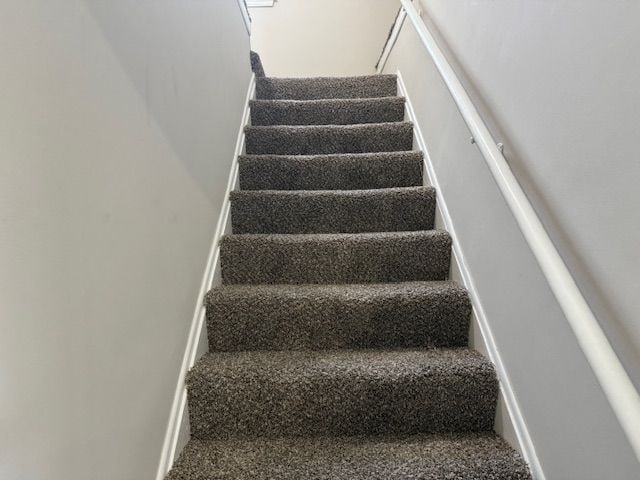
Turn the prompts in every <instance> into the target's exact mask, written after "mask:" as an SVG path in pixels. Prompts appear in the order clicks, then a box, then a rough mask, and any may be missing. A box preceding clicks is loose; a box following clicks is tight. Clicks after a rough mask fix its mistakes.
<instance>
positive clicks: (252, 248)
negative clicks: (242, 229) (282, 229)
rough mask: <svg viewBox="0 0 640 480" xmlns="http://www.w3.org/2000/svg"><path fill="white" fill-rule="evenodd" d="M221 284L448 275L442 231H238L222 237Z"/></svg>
mask: <svg viewBox="0 0 640 480" xmlns="http://www.w3.org/2000/svg"><path fill="white" fill-rule="evenodd" d="M220 248H221V259H222V261H221V265H222V278H223V283H252V284H255V283H369V282H400V281H412V280H444V279H446V276H447V273H448V271H449V262H450V255H451V252H450V250H451V237H450V235H449V234H448V233H447V232H445V231H443V230H426V231H414V232H374V233H313V234H237V235H227V236H225V237H223V239H222V242H221V247H220Z"/></svg>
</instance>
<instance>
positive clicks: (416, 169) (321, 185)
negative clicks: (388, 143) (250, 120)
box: [239, 152, 423, 190]
mask: <svg viewBox="0 0 640 480" xmlns="http://www.w3.org/2000/svg"><path fill="white" fill-rule="evenodd" d="M422 163H423V162H422V152H382V153H353V154H334V155H289V156H287V155H243V156H241V157H240V158H239V165H240V188H241V189H242V190H349V189H354V190H361V189H375V188H392V187H413V186H417V185H422Z"/></svg>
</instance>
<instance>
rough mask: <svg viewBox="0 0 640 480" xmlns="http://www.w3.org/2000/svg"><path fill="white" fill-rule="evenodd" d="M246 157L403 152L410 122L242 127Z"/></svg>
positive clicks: (409, 144)
mask: <svg viewBox="0 0 640 480" xmlns="http://www.w3.org/2000/svg"><path fill="white" fill-rule="evenodd" d="M245 141H246V151H247V153H248V154H278V155H307V154H322V153H327V154H330V153H369V152H389V151H398V150H402V151H406V150H411V149H412V148H413V124H412V123H411V122H385V123H365V124H356V125H264V126H250V127H246V128H245Z"/></svg>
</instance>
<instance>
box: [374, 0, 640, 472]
mask: <svg viewBox="0 0 640 480" xmlns="http://www.w3.org/2000/svg"><path fill="white" fill-rule="evenodd" d="M400 3H402V8H403V9H404V11H405V12H406V14H407V16H408V17H409V19H410V20H411V23H412V24H413V26H414V27H415V29H416V31H417V33H418V35H419V36H420V39H421V40H422V43H423V44H424V46H425V48H426V49H427V51H428V52H429V54H430V55H431V58H432V60H433V62H434V63H435V65H436V68H437V69H438V72H439V73H440V75H441V76H442V79H443V80H444V82H445V84H446V85H447V88H448V89H449V92H450V93H451V96H452V97H453V100H454V101H455V103H456V105H457V106H458V109H459V110H460V113H461V114H462V117H463V118H464V121H465V122H466V124H467V126H468V127H469V130H470V131H471V135H472V136H473V139H474V140H475V143H476V145H478V148H479V149H480V152H481V153H482V155H483V157H484V159H485V161H486V162H487V165H488V166H489V170H490V171H491V173H492V174H493V177H494V179H495V181H496V182H497V184H498V187H499V188H500V191H501V192H502V194H503V195H504V198H505V200H506V202H507V204H508V205H509V208H510V209H511V212H512V213H513V215H514V217H515V218H516V221H517V222H518V225H519V226H520V228H521V230H522V233H523V235H524V237H525V239H526V241H527V243H528V245H529V247H530V248H531V250H532V252H533V254H534V256H535V257H536V259H537V260H538V263H539V265H540V268H541V269H542V272H543V274H544V276H545V278H546V279H547V281H548V282H549V285H550V287H551V290H552V291H553V294H554V295H555V297H556V299H557V300H558V303H559V304H560V307H561V309H562V311H563V312H564V314H565V316H566V318H567V321H568V322H569V325H570V326H571V328H572V330H573V332H574V334H575V336H576V338H577V340H578V343H579V345H580V347H581V348H582V351H583V352H584V354H585V356H586V358H587V360H588V362H589V364H590V365H591V368H592V369H593V371H594V373H595V375H596V377H597V379H598V381H599V382H600V385H601V387H602V390H603V391H604V394H605V396H606V397H607V399H608V400H609V403H610V404H611V407H612V409H613V412H614V413H615V415H616V417H617V419H618V421H619V422H620V425H621V427H622V429H623V431H624V432H625V434H626V436H627V438H628V439H629V442H630V444H631V447H632V448H633V450H634V452H635V454H636V457H637V458H638V460H639V461H640V395H638V391H637V390H636V388H635V386H634V384H633V382H632V381H631V379H630V378H629V375H628V374H627V372H626V370H625V369H624V366H623V365H622V362H621V361H620V359H619V358H618V356H617V355H616V353H615V350H614V349H613V347H612V346H611V344H610V343H609V340H608V339H607V337H606V335H605V334H604V332H603V331H602V328H601V327H600V324H599V323H598V320H597V319H596V317H595V315H594V314H593V312H592V311H591V309H590V308H589V305H588V304H587V301H586V300H585V298H584V297H583V296H582V293H580V290H579V289H578V286H577V285H576V282H575V281H574V279H573V277H572V276H571V273H570V272H569V269H568V268H567V266H566V265H565V263H564V261H563V260H562V257H561V256H560V254H559V253H558V251H557V250H556V248H555V246H554V245H553V242H552V241H551V238H549V235H548V234H547V232H546V231H545V229H544V226H543V225H542V222H541V221H540V219H539V218H538V215H537V214H536V212H535V210H534V209H533V207H532V206H531V203H529V200H528V199H527V196H526V195H525V193H524V191H523V190H522V187H520V184H519V183H518V181H517V180H516V177H515V176H514V174H513V172H512V171H511V169H510V168H509V165H508V164H507V162H506V160H505V158H504V156H503V155H502V152H501V151H500V149H499V148H498V145H497V144H496V142H495V140H494V139H493V136H492V135H491V132H489V129H488V128H487V126H486V125H485V123H484V122H483V121H482V118H481V117H480V114H479V113H478V111H477V110H476V108H475V106H474V104H473V102H472V101H471V98H470V97H469V95H468V93H467V92H466V90H465V89H464V87H463V85H462V83H461V82H460V80H459V79H458V77H457V75H456V73H455V71H454V70H453V68H452V67H451V65H450V64H449V62H448V61H447V59H446V57H445V55H444V54H443V52H442V50H441V49H440V47H438V44H437V43H436V40H435V39H434V37H433V35H431V32H430V31H429V29H428V28H427V26H426V24H425V23H424V21H423V20H422V18H421V17H420V15H419V14H418V12H417V11H416V9H415V6H414V5H413V3H412V2H411V0H400ZM385 60H386V59H385Z"/></svg>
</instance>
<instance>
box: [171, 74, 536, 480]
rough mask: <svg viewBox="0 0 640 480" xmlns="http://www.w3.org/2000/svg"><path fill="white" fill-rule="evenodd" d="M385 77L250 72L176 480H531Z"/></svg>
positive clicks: (407, 127) (391, 83)
mask: <svg viewBox="0 0 640 480" xmlns="http://www.w3.org/2000/svg"><path fill="white" fill-rule="evenodd" d="M396 95H397V88H396V78H395V76H393V75H376V76H368V77H358V78H338V79H331V78H316V79H274V78H265V77H260V78H258V79H257V100H254V101H252V103H251V120H252V126H250V127H248V128H247V129H246V155H244V156H242V157H241V158H240V159H239V168H240V170H239V171H240V188H241V189H240V190H239V191H236V192H233V194H232V196H231V205H232V207H231V215H232V225H233V232H234V233H233V235H228V236H227V237H225V238H224V239H223V241H222V243H221V263H222V277H223V285H222V286H221V287H218V288H215V289H214V290H212V291H211V292H210V293H209V294H208V296H207V298H206V305H207V328H208V334H209V347H210V353H208V354H206V355H205V356H204V357H203V358H201V359H200V360H199V361H198V363H197V364H196V365H195V367H194V368H193V369H192V371H191V372H190V374H189V377H188V379H187V384H188V402H189V414H190V425H191V432H192V439H191V440H190V442H189V443H188V445H187V446H186V448H185V450H184V451H183V453H182V455H181V456H180V458H179V459H178V461H177V463H176V465H175V466H174V468H173V470H172V471H171V472H170V473H169V475H168V479H170V480H213V479H220V480H249V479H257V480H277V479H283V480H294V479H296V480H298V479H310V480H320V479H322V480H331V479H336V480H347V479H353V480H365V479H380V480H382V479H390V480H409V479H424V480H435V479H438V480H462V479H468V480H471V479H478V480H482V479H486V480H489V479H490V480H525V479H526V480H528V479H530V478H531V477H530V475H529V472H528V469H527V467H526V465H525V463H524V462H523V461H522V459H521V458H520V456H519V455H518V454H517V453H516V452H515V451H514V450H513V449H511V448H510V447H509V446H508V445H507V444H506V443H505V442H504V441H503V440H502V439H501V438H500V437H499V436H497V435H496V434H495V433H493V425H494V417H495V409H496V401H497V396H498V382H497V379H496V375H495V371H494V368H493V366H492V364H491V363H490V362H489V361H488V360H487V359H486V358H484V357H483V356H482V355H480V354H479V353H477V352H476V351H474V350H472V349H470V348H468V347H467V345H468V333H469V318H470V314H471V304H470V301H469V297H468V295H467V293H466V291H465V289H464V288H462V287H461V286H460V285H457V284H456V283H454V282H451V281H448V280H447V278H448V273H449V265H450V255H451V238H450V237H449V235H448V234H447V232H444V231H439V230H434V229H433V228H434V217H435V206H436V205H435V204H436V196H435V191H434V189H433V188H431V187H425V186H423V174H422V154H421V153H420V152H414V151H411V149H412V147H413V131H412V128H413V127H412V125H411V124H410V123H407V122H405V121H404V99H403V98H399V97H397V96H396Z"/></svg>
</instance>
